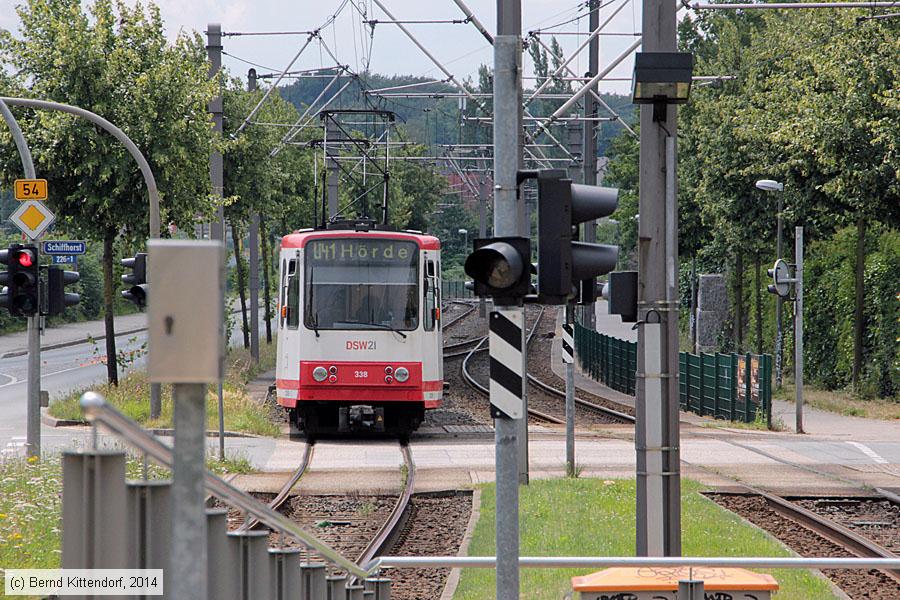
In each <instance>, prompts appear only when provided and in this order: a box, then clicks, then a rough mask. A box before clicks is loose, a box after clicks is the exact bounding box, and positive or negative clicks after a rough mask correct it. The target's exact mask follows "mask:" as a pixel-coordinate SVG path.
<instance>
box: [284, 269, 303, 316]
mask: <svg viewBox="0 0 900 600" xmlns="http://www.w3.org/2000/svg"><path fill="white" fill-rule="evenodd" d="M298 262H299V261H298V260H297V259H296V258H294V259H291V261H290V262H289V263H288V279H287V305H286V306H287V326H288V329H297V327H298V326H299V325H300V277H299V276H298V273H297V263H298Z"/></svg>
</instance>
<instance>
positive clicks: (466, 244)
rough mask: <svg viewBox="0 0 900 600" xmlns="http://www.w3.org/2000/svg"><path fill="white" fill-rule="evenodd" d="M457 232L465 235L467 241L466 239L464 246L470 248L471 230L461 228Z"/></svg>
mask: <svg viewBox="0 0 900 600" xmlns="http://www.w3.org/2000/svg"><path fill="white" fill-rule="evenodd" d="M457 233H459V235H462V236H465V240H466V241H465V244H464V245H463V248H468V247H469V230H468V229H460V230H459V231H458V232H457Z"/></svg>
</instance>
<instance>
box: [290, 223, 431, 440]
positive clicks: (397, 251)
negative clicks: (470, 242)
mask: <svg viewBox="0 0 900 600" xmlns="http://www.w3.org/2000/svg"><path fill="white" fill-rule="evenodd" d="M279 263H280V279H279V281H280V294H279V311H278V313H279V314H278V359H277V367H276V389H277V398H278V403H279V404H280V405H281V406H283V407H285V408H286V409H287V410H288V411H289V412H290V415H291V420H292V422H294V423H295V424H296V425H297V426H298V428H300V429H302V430H304V431H305V432H306V434H307V435H308V436H312V437H314V436H315V435H317V434H319V433H328V432H351V431H373V432H390V433H400V434H405V433H408V432H410V431H412V430H414V429H416V428H417V427H418V426H419V424H420V423H421V422H422V419H423V418H424V415H425V410H427V409H432V408H437V407H438V406H440V404H441V400H442V397H443V380H444V373H443V360H442V349H441V348H442V341H441V322H440V321H441V309H440V307H441V298H440V294H441V280H440V272H441V256H440V241H439V240H438V239H437V238H435V237H433V236H430V235H421V234H419V233H414V232H396V231H385V230H375V229H373V228H372V224H371V222H370V221H360V222H343V223H335V224H332V225H330V226H329V228H328V229H315V230H312V229H310V230H302V231H297V232H294V233H292V234H290V235H286V236H284V237H283V238H282V240H281V252H280V260H279Z"/></svg>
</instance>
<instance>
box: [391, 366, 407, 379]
mask: <svg viewBox="0 0 900 600" xmlns="http://www.w3.org/2000/svg"><path fill="white" fill-rule="evenodd" d="M394 378H395V379H396V380H397V381H399V382H400V383H403V382H404V381H406V380H407V379H409V369H407V368H406V367H397V369H396V370H395V371H394Z"/></svg>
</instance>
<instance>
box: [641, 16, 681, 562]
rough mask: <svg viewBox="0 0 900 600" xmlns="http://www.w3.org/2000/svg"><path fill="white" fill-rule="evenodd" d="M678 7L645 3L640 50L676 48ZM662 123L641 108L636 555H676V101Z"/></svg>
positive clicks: (678, 483) (649, 109) (678, 508)
mask: <svg viewBox="0 0 900 600" xmlns="http://www.w3.org/2000/svg"><path fill="white" fill-rule="evenodd" d="M675 12H676V2H675V1H674V0H643V16H642V31H643V50H644V52H675V51H676V44H675V25H676V22H675ZM664 125H665V127H662V126H661V124H660V123H658V122H655V121H654V120H653V106H651V105H647V104H645V105H641V133H640V199H639V213H640V215H641V218H640V221H639V225H638V227H639V233H638V254H639V286H638V294H639V296H638V311H639V314H638V318H639V320H640V321H641V322H643V323H644V325H642V326H641V327H639V328H638V369H637V370H638V376H637V398H636V408H637V424H636V428H635V450H636V453H637V540H636V541H637V554H638V555H639V556H660V555H661V556H678V555H680V554H681V498H680V492H681V481H680V459H679V451H678V443H679V428H678V426H679V423H678V410H679V405H678V300H677V298H678V297H677V289H675V287H676V286H675V285H674V283H675V273H677V269H678V264H677V258H678V239H677V233H676V232H677V205H676V199H675V192H676V189H675V187H676V177H675V172H674V165H675V145H674V140H675V139H676V136H677V131H676V129H677V127H676V126H677V111H676V108H675V106H674V105H669V106H667V107H666V120H665V124H664ZM667 138H671V139H670V140H667ZM667 146H668V147H667ZM649 374H652V377H651V376H650V375H649ZM651 438H656V439H657V440H658V442H653V441H651Z"/></svg>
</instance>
